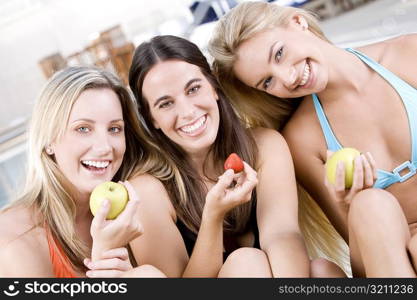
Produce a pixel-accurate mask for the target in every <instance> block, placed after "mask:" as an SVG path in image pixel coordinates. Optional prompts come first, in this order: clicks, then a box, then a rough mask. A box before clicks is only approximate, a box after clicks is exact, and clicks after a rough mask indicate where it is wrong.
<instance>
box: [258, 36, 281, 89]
mask: <svg viewBox="0 0 417 300" xmlns="http://www.w3.org/2000/svg"><path fill="white" fill-rule="evenodd" d="M277 43H278V41H276V42H274V43H273V44H272V45H271V47H270V48H269V55H268V64H270V63H271V58H272V53H273V50H274V47H275V45H276V44H277ZM262 81H264V78H262V79H261V80H259V81H258V83H256V84H255V88H258V85H260V84H261V83H262Z"/></svg>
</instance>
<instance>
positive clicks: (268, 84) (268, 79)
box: [262, 77, 272, 90]
mask: <svg viewBox="0 0 417 300" xmlns="http://www.w3.org/2000/svg"><path fill="white" fill-rule="evenodd" d="M271 81H272V77H268V78H267V79H265V81H264V83H263V85H262V87H263V88H264V90H267V89H268V87H269V86H270V85H271Z"/></svg>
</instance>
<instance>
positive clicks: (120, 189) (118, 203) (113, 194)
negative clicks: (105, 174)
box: [90, 181, 129, 220]
mask: <svg viewBox="0 0 417 300" xmlns="http://www.w3.org/2000/svg"><path fill="white" fill-rule="evenodd" d="M104 199H108V200H109V201H110V210H109V212H108V214H107V217H106V219H111V220H112V219H114V218H116V217H117V216H118V215H119V214H120V213H121V212H122V211H123V209H124V208H125V206H126V203H127V201H128V200H129V194H128V193H127V190H126V188H125V187H124V185H123V184H120V183H116V182H112V181H106V182H103V183H101V184H99V185H98V186H96V187H95V188H94V190H93V192H92V193H91V195H90V210H91V213H92V214H93V216H95V215H96V213H97V211H98V210H99V209H100V207H101V202H102V201H103V200H104Z"/></svg>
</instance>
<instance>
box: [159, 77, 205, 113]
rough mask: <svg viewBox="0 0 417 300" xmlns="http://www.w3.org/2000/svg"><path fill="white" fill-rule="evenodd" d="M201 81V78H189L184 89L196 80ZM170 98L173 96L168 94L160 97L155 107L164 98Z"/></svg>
mask: <svg viewBox="0 0 417 300" xmlns="http://www.w3.org/2000/svg"><path fill="white" fill-rule="evenodd" d="M199 81H201V78H193V79H191V80H189V81H188V82H187V83H186V84H185V86H184V91H185V90H186V89H188V88H189V87H190V85H192V84H193V83H194V82H199ZM169 98H171V96H168V95H164V96H161V97H159V98H158V99H156V101H155V103H154V104H153V107H156V106H158V104H159V102H161V101H163V100H166V99H169Z"/></svg>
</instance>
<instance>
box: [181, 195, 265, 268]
mask: <svg viewBox="0 0 417 300" xmlns="http://www.w3.org/2000/svg"><path fill="white" fill-rule="evenodd" d="M253 203H254V204H253V205H252V209H251V214H250V218H249V224H248V225H249V226H248V230H251V231H252V232H253V234H254V236H255V241H254V245H253V247H254V248H258V249H260V248H261V247H260V244H259V231H258V223H257V221H256V201H253ZM176 225H177V228H178V230H179V231H180V233H181V236H182V239H183V240H184V244H185V247H186V249H187V253H188V256H191V253H192V252H193V249H194V245H195V242H196V240H197V235H196V234H195V233H194V232H192V231H191V230H190V229H188V227H187V226H186V225H185V224H184V223H183V222H182V221H181V220H179V219H177V223H176ZM223 246H224V249H225V251H224V252H223V261H225V260H226V258H227V257H228V256H229V254H230V253H232V252H233V251H234V250H236V249H238V248H240V246H239V245H238V243H237V241H236V236H235V235H232V234H227V233H223Z"/></svg>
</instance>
